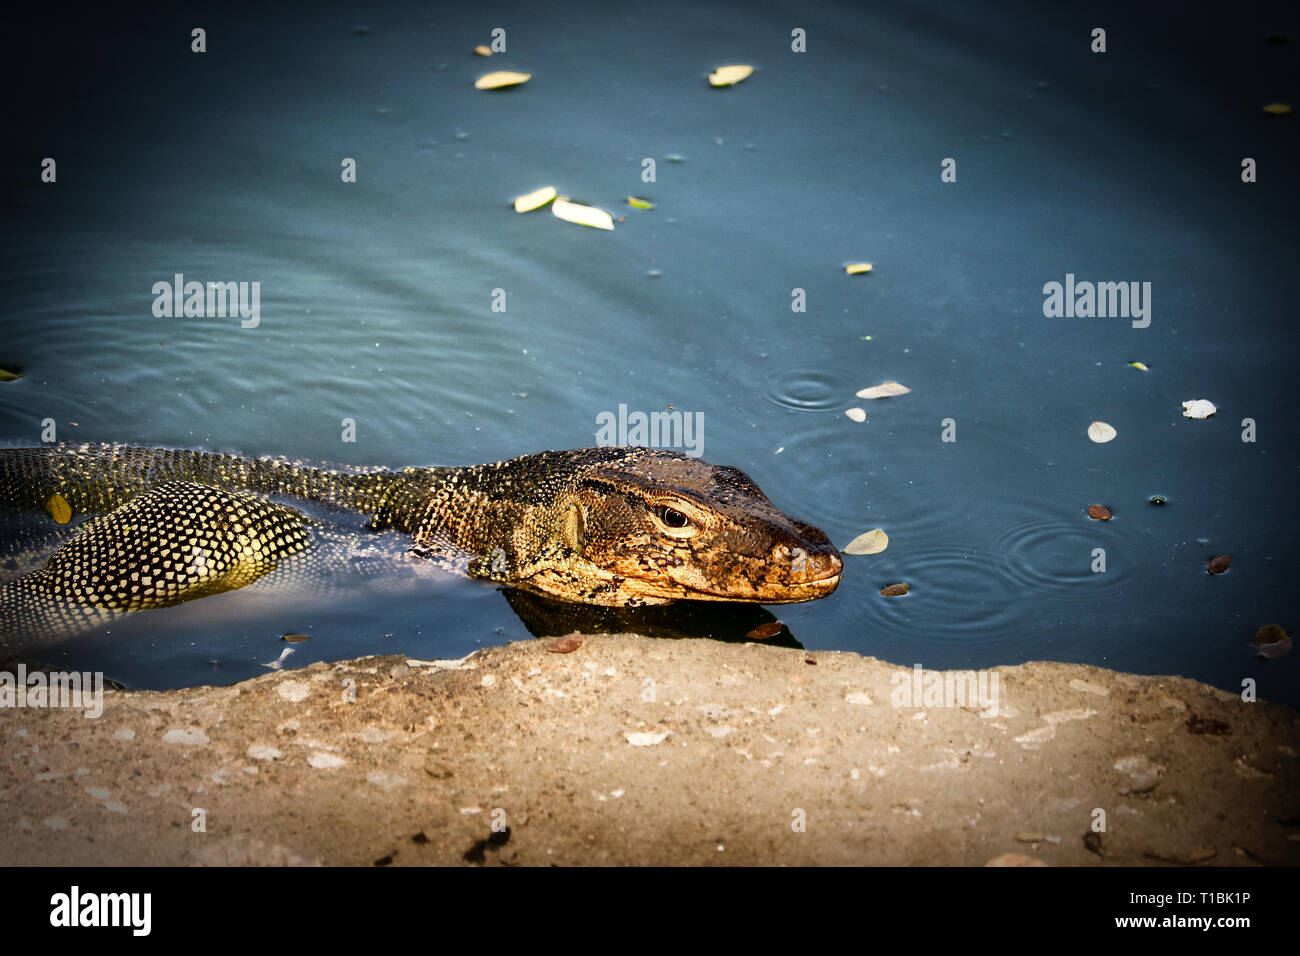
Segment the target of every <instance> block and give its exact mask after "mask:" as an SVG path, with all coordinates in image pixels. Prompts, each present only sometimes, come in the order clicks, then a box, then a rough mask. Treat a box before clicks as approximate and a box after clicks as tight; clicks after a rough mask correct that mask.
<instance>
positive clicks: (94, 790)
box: [86, 787, 112, 800]
mask: <svg viewBox="0 0 1300 956" xmlns="http://www.w3.org/2000/svg"><path fill="white" fill-rule="evenodd" d="M86 793H88V794H90V795H91V796H92V797H94V798H95V799H96V800H107V799H108V798H109V797H111V796H112V794H111V793H110V792H109V791H108V789H107V788H105V787H87V788H86Z"/></svg>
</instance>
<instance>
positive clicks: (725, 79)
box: [709, 63, 754, 86]
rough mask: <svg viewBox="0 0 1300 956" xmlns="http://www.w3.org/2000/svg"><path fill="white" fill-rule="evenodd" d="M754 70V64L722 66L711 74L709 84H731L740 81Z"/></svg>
mask: <svg viewBox="0 0 1300 956" xmlns="http://www.w3.org/2000/svg"><path fill="white" fill-rule="evenodd" d="M753 72H754V68H753V67H752V66H747V65H745V64H743V63H735V64H732V65H731V66H720V67H718V68H717V69H716V70H714V71H713V72H712V73H710V74H709V86H731V85H733V84H735V83H739V82H740V81H741V80H743V79H744V78H745V77H747V76H749V74H751V73H753Z"/></svg>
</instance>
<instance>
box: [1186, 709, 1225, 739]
mask: <svg viewBox="0 0 1300 956" xmlns="http://www.w3.org/2000/svg"><path fill="white" fill-rule="evenodd" d="M1187 729H1188V731H1189V732H1191V733H1193V734H1213V735H1215V736H1216V737H1222V736H1223V735H1224V734H1230V733H1232V728H1231V727H1229V726H1228V725H1227V724H1225V723H1224V722H1223V721H1221V720H1212V719H1211V718H1209V717H1200V716H1198V715H1196V714H1192V716H1190V717H1188V718H1187Z"/></svg>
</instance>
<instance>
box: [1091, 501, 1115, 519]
mask: <svg viewBox="0 0 1300 956" xmlns="http://www.w3.org/2000/svg"><path fill="white" fill-rule="evenodd" d="M1088 517H1089V518H1096V519H1097V520H1098V521H1109V520H1110V509H1109V508H1107V507H1106V506H1105V505H1088Z"/></svg>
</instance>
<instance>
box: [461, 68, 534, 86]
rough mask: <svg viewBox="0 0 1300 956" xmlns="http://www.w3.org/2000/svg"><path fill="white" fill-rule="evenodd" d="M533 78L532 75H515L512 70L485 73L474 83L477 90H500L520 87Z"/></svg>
mask: <svg viewBox="0 0 1300 956" xmlns="http://www.w3.org/2000/svg"><path fill="white" fill-rule="evenodd" d="M532 78H533V74H531V73H514V72H512V71H510V70H499V71H497V72H496V73H484V74H483V75H482V76H480V77H479V78H478V79H477V80H475V81H474V89H476V90H499V89H501V88H503V87H506V86H518V85H519V84H520V83H527V82H528V81H529V80H531V79H532Z"/></svg>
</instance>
